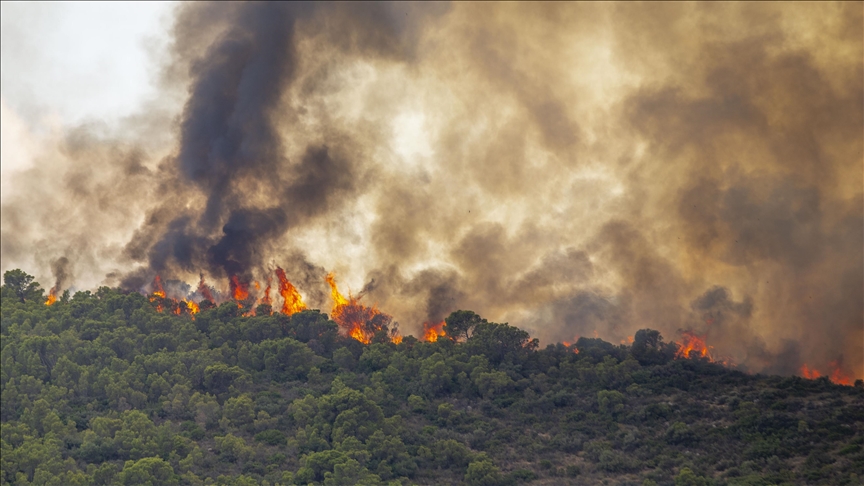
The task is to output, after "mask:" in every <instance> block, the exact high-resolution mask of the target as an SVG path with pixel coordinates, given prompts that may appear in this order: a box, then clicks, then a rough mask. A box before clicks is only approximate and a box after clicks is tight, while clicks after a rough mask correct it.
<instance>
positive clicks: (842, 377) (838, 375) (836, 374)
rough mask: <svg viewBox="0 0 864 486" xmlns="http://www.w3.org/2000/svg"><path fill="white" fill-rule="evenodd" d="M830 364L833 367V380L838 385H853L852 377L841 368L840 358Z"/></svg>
mask: <svg viewBox="0 0 864 486" xmlns="http://www.w3.org/2000/svg"><path fill="white" fill-rule="evenodd" d="M828 366H830V367H831V378H830V379H831V381H833V382H834V383H836V384H838V385H847V386H849V385H852V378H850V377H849V375H847V374H846V373H844V372H843V370H842V369H840V368H841V366H842V364H841V363H840V361H839V360H834V361H832V362H830V363H828Z"/></svg>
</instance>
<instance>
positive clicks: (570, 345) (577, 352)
mask: <svg viewBox="0 0 864 486" xmlns="http://www.w3.org/2000/svg"><path fill="white" fill-rule="evenodd" d="M578 340H579V336H573V342H572V343H571V342H568V341H561V344H563V345H564V346H567V347H568V348H571V349H572V350H573V352H574V353H576V354H579V349H578V348H577V347H576V341H578Z"/></svg>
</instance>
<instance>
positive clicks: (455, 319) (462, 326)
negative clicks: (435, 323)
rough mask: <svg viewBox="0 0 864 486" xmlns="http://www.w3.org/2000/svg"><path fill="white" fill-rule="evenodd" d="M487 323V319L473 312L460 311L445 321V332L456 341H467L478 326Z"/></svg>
mask: <svg viewBox="0 0 864 486" xmlns="http://www.w3.org/2000/svg"><path fill="white" fill-rule="evenodd" d="M485 322H486V319H483V318H482V317H480V316H478V315H477V314H475V313H473V312H471V311H465V310H458V311H456V312H453V313H452V314H450V315H449V316H448V317H447V318H446V319H444V331H445V332H446V333H447V335H448V336H450V339H452V340H454V341H458V340H465V341H467V340H468V338H470V337H471V333H473V332H474V328H475V327H477V324H482V323H485Z"/></svg>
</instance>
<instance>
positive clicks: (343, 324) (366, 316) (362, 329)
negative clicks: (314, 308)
mask: <svg viewBox="0 0 864 486" xmlns="http://www.w3.org/2000/svg"><path fill="white" fill-rule="evenodd" d="M325 280H327V284H328V285H330V295H331V296H332V297H333V311H332V312H331V317H332V318H333V320H334V321H335V322H336V324H338V325H339V327H340V328H342V330H343V331H345V334H346V335H348V336H351V337H352V338H354V339H356V340H358V341H360V342H361V343H363V344H369V343H370V342H372V337H373V336H374V335H375V333H376V332H378V331H380V330H382V329H385V328H386V326H387V325H388V324H389V323H390V321H391V317H390V316H388V315H387V314H384V313H383V312H380V311H379V310H378V309H376V308H375V307H374V306H373V307H366V306H365V305H363V304H361V303H360V299H358V298H355V297H353V296H352V295H351V294H348V298H347V299H346V298H345V296H343V295H342V294H341V293H340V292H339V288H338V287H337V286H336V277H335V275H333V273H329V274H327V277H326V278H325ZM390 341H391V342H393V343H395V344H399V343H401V342H402V335H401V334H399V331H398V330H397V329H395V328H394V329H391V330H390Z"/></svg>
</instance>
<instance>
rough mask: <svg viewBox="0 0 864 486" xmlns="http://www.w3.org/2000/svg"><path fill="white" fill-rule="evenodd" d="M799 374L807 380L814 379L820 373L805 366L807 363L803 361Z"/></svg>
mask: <svg viewBox="0 0 864 486" xmlns="http://www.w3.org/2000/svg"><path fill="white" fill-rule="evenodd" d="M801 376H803V377H804V378H807V379H808V380H815V379H816V378H819V377H820V376H822V375H821V374H820V373H819V372H818V371H816V370H811V369H810V368H808V367H807V363H804V364H803V365H801Z"/></svg>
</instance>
